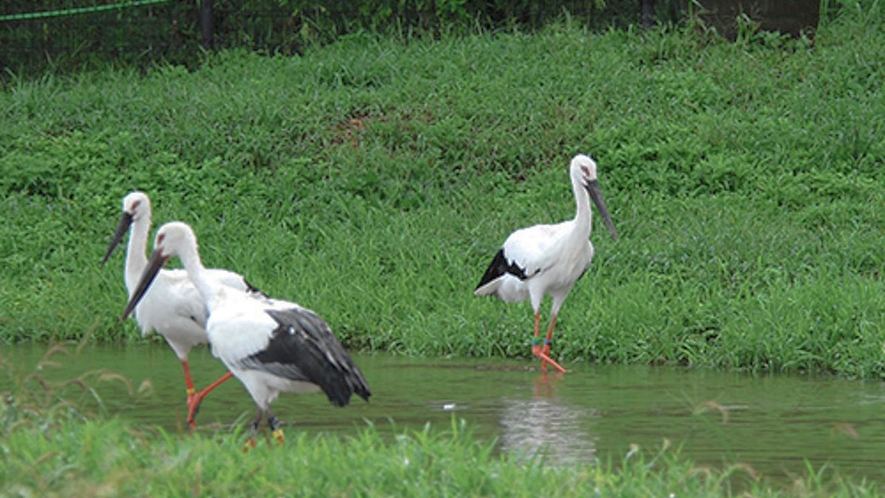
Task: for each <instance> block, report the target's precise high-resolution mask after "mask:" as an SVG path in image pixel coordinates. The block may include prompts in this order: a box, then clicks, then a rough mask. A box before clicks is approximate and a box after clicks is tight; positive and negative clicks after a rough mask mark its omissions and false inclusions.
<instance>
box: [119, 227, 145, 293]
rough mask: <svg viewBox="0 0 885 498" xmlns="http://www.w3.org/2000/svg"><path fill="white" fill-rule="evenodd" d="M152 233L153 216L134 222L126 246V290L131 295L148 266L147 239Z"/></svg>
mask: <svg viewBox="0 0 885 498" xmlns="http://www.w3.org/2000/svg"><path fill="white" fill-rule="evenodd" d="M150 231H151V216H150V214H148V215H147V216H144V215H142V216H139V217H138V218H136V219H135V220H133V221H132V228H131V229H130V230H129V244H128V245H127V246H126V275H125V277H126V288H127V289H128V290H129V292H130V294H131V293H132V291H134V290H135V287H136V286H137V285H138V281H139V280H140V279H141V274H142V272H144V269H145V267H146V266H147V256H146V255H145V251H147V239H148V233H149V232H150Z"/></svg>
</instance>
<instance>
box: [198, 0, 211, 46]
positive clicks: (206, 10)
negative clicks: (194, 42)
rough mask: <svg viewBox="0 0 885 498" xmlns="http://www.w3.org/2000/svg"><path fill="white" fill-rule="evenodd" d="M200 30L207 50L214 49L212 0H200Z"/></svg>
mask: <svg viewBox="0 0 885 498" xmlns="http://www.w3.org/2000/svg"><path fill="white" fill-rule="evenodd" d="M200 32H201V33H202V35H203V40H202V44H203V47H205V48H206V50H212V48H213V45H214V43H213V38H214V33H213V32H212V0H200Z"/></svg>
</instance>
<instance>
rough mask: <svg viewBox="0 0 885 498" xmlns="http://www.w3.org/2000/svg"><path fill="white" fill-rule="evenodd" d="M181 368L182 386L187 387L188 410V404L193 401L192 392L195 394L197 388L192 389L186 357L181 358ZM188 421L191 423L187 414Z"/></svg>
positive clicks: (192, 382)
mask: <svg viewBox="0 0 885 498" xmlns="http://www.w3.org/2000/svg"><path fill="white" fill-rule="evenodd" d="M181 368H183V369H184V386H185V387H186V388H187V406H188V412H190V406H191V403H192V402H193V399H194V394H196V392H197V390H196V389H194V380H193V379H192V378H191V368H190V366H189V365H188V364H187V359H184V360H181ZM188 423H191V418H190V415H189V414H188Z"/></svg>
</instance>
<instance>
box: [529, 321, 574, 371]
mask: <svg viewBox="0 0 885 498" xmlns="http://www.w3.org/2000/svg"><path fill="white" fill-rule="evenodd" d="M535 316H536V317H537V315H535ZM535 323H536V324H537V318H536V320H535ZM555 325H556V315H553V316H552V317H551V318H550V327H549V328H548V329H547V338H546V339H545V340H544V345H543V346H541V345H540V344H538V345H536V346H534V347H533V348H532V352H533V353H534V354H535V356H537V357H538V358H541V369H542V370H544V371H547V364H548V363H549V364H551V365H553V368H555V369H557V370H559V371H560V372H562V373H565V372H566V369H565V368H563V367H562V365H560V364H559V363H556V362H555V361H553V360H551V359H550V339H551V338H552V337H553V327H554V326H555ZM535 330H536V331H537V328H536V329H535ZM537 335H538V334H537V333H536V334H535V337H536V338H537ZM536 340H537V339H536ZM535 348H537V349H535Z"/></svg>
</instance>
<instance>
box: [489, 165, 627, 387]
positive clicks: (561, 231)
mask: <svg viewBox="0 0 885 498" xmlns="http://www.w3.org/2000/svg"><path fill="white" fill-rule="evenodd" d="M569 175H570V177H571V183H572V191H573V193H574V196H575V204H576V213H575V218H574V219H572V220H568V221H564V222H562V223H557V224H555V225H535V226H531V227H528V228H523V229H520V230H517V231H515V232H513V233H511V234H510V236H509V237H507V240H505V241H504V244H503V246H502V247H501V249H500V250H499V251H498V253H497V254H496V255H495V257H494V258H493V259H492V262H491V264H490V265H489V267H488V269H487V270H486V272H485V274H484V275H483V277H482V279H481V280H480V282H479V285H478V286H477V287H476V290H475V291H474V294H475V295H477V296H487V295H493V296H496V297H498V298H499V299H501V300H503V301H505V302H519V301H525V300H529V301H530V302H531V304H532V309H533V310H534V312H535V338H536V340H537V338H538V334H539V324H538V320H539V313H540V308H541V302H542V301H543V299H544V296H545V295H550V297H551V298H552V300H553V304H552V307H551V310H550V314H551V319H550V326H549V328H548V330H547V338H546V341H545V344H544V346H543V347H541V346H540V343H533V344H534V346H535V347H533V353H534V354H535V355H536V356H539V357H540V358H542V360H543V363H542V365H543V366H545V367H546V365H547V363H548V362H549V363H551V364H552V365H554V366H555V367H556V368H557V369H558V370H560V371H565V369H564V368H562V367H561V366H559V365H558V364H557V363H556V362H554V361H552V360H551V359H550V358H549V357H548V356H547V352H548V351H549V350H550V339H551V336H552V334H553V327H554V325H555V323H556V316H557V315H558V313H559V309H560V308H561V307H562V303H563V302H565V298H566V297H568V295H569V292H571V290H572V288H573V287H574V286H575V282H577V281H578V279H580V278H581V277H582V276H583V275H584V273H585V272H586V271H587V269H588V268H590V263H591V262H592V261H593V244H591V243H590V240H589V237H590V231H591V218H592V215H591V212H590V200H591V199H592V200H593V201H594V202H595V203H596V206H597V207H598V208H599V210H600V214H601V215H602V218H603V221H604V222H605V224H606V226H607V227H608V229H609V231H610V232H611V233H612V236H613V237H614V238H615V240H617V238H618V235H617V232H616V231H615V228H614V225H613V224H612V222H611V217H610V216H609V213H608V208H607V207H606V206H605V201H604V200H603V197H602V191H601V189H600V187H599V183H598V182H597V181H596V162H594V161H593V159H591V158H590V157H589V156H585V155H581V154H579V155H577V156H575V157H574V158H573V159H572V161H571V165H570V166H569Z"/></svg>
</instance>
